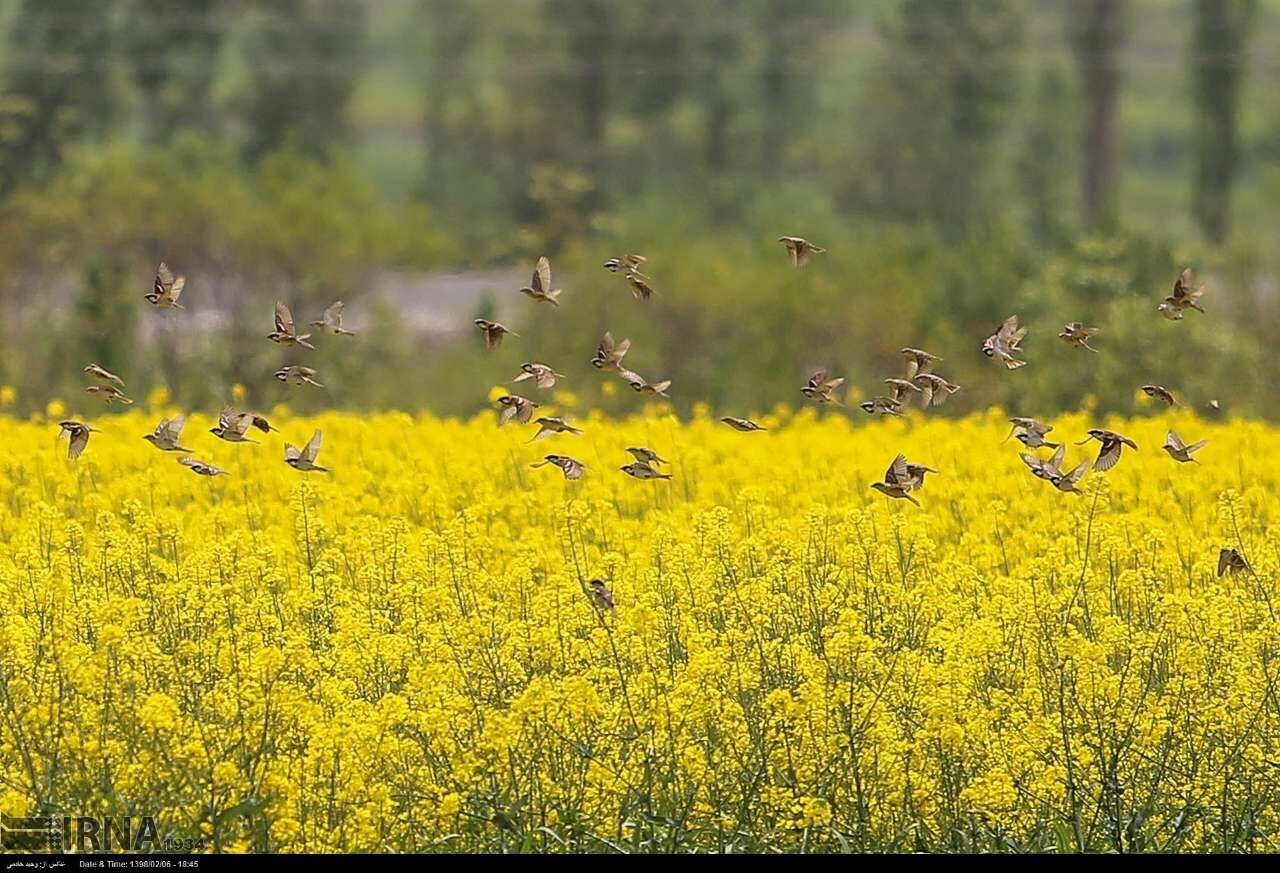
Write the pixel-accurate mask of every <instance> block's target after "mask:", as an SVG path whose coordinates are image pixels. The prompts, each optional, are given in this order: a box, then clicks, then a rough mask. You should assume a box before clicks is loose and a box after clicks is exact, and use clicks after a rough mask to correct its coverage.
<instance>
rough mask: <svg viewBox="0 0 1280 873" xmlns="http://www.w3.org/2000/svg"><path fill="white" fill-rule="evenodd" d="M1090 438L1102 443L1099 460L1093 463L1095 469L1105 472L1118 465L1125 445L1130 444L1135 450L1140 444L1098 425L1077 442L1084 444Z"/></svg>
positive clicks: (1080, 444)
mask: <svg viewBox="0 0 1280 873" xmlns="http://www.w3.org/2000/svg"><path fill="white" fill-rule="evenodd" d="M1089 440H1097V441H1098V442H1100V443H1102V448H1101V449H1100V450H1099V451H1098V460H1096V461H1094V463H1093V469H1094V470H1095V471H1097V472H1099V473H1105V472H1107V471H1108V470H1110V469H1111V468H1112V467H1114V466H1115V465H1116V462H1117V461H1119V460H1120V452H1121V451H1122V450H1123V447H1124V446H1128V447H1129V448H1131V449H1133V450H1135V451H1136V450H1137V448H1138V444H1137V443H1135V442H1134V441H1133V440H1131V439H1129V438H1128V437H1124V436H1121V435H1120V434H1118V433H1115V432H1114V431H1109V430H1102V429H1101V428H1097V427H1094V428H1090V429H1089V435H1088V436H1087V437H1085V438H1084V439H1082V440H1080V441H1079V442H1077V443H1076V445H1078V446H1082V445H1084V444H1085V443H1087V442H1089Z"/></svg>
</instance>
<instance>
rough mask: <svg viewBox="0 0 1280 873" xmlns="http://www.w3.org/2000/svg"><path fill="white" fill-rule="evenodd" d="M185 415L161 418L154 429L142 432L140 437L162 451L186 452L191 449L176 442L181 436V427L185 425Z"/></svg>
mask: <svg viewBox="0 0 1280 873" xmlns="http://www.w3.org/2000/svg"><path fill="white" fill-rule="evenodd" d="M186 423H187V417H186V416H185V415H175V416H174V417H173V418H172V419H169V418H162V419H160V423H159V424H157V425H156V429H155V430H154V431H152V432H151V433H148V434H143V436H142V438H143V439H144V440H146V441H147V442H149V443H151V445H153V446H155V447H156V448H157V449H159V450H160V451H162V452H187V453H189V452H190V451H191V449H188V448H183V446H182V445H180V444H179V443H178V440H179V439H181V437H182V428H183V427H185V426H186Z"/></svg>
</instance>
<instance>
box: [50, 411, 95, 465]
mask: <svg viewBox="0 0 1280 873" xmlns="http://www.w3.org/2000/svg"><path fill="white" fill-rule="evenodd" d="M58 428H59V430H58V439H62V438H63V437H64V436H65V437H66V438H67V440H68V444H67V458H68V459H69V460H72V461H74V460H75V459H76V458H78V457H80V455H82V454H83V453H84V450H85V447H86V446H88V445H89V434H91V433H100V431H99V430H98V429H97V428H96V427H90V426H89V425H87V424H85V423H84V422H81V421H72V420H70V419H68V420H66V421H60V422H58Z"/></svg>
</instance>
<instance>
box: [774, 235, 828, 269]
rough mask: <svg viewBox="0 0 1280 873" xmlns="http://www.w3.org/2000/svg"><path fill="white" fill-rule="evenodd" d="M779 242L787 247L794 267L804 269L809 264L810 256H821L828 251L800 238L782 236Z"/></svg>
mask: <svg viewBox="0 0 1280 873" xmlns="http://www.w3.org/2000/svg"><path fill="white" fill-rule="evenodd" d="M778 242H780V243H782V244H783V245H784V246H786V247H787V254H789V255H790V256H791V265H792V266H793V267H803V266H804V265H805V264H807V263H809V255H820V254H822V253H823V252H825V251H826V249H824V248H822V247H821V246H815V245H814V244H813V243H811V242H809V241H808V240H807V239H803V238H802V237H798V236H780V237H778Z"/></svg>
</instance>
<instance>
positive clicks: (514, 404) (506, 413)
mask: <svg viewBox="0 0 1280 873" xmlns="http://www.w3.org/2000/svg"><path fill="white" fill-rule="evenodd" d="M498 405H499V406H501V407H502V411H501V412H500V413H498V427H502V426H503V425H504V424H506V423H507V422H509V421H511V419H513V418H514V419H515V420H516V421H518V422H520V423H521V424H528V423H529V422H530V421H531V420H532V419H533V411H534V410H535V409H537V408H538V406H540V405H541V404H539V403H536V402H535V401H533V400H530V399H529V398H527V397H521V396H520V395H519V394H504V395H502V396H501V397H499V398H498Z"/></svg>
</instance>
